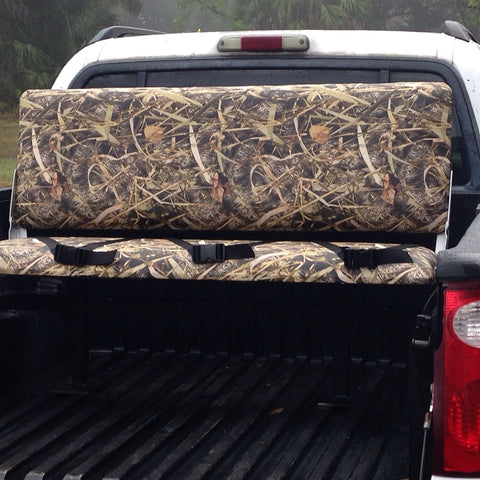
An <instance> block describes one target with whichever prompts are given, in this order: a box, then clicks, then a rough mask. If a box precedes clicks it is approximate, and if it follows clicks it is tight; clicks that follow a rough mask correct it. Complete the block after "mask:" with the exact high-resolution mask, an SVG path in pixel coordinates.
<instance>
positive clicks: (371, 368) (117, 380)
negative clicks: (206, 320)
mask: <svg viewBox="0 0 480 480" xmlns="http://www.w3.org/2000/svg"><path fill="white" fill-rule="evenodd" d="M351 367H352V382H351V389H350V391H351V398H350V400H349V401H348V402H339V401H335V399H334V398H333V397H332V391H333V384H334V380H333V362H332V361H331V360H330V359H328V358H326V359H323V360H318V361H310V360H307V359H306V358H303V357H300V358H282V357H280V356H264V357H262V356H254V355H238V356H228V355H195V354H168V353H158V354H152V353H149V352H147V351H141V350H140V351H137V352H136V353H126V352H125V351H122V352H120V351H113V352H99V351H97V352H93V353H92V354H91V362H90V367H89V369H90V375H89V385H88V391H87V392H86V393H81V392H79V393H70V394H65V393H60V390H61V387H62V379H61V378H59V377H58V376H55V375H53V373H52V378H50V379H48V380H46V379H42V381H41V382H37V383H39V384H40V385H41V387H39V386H37V387H35V388H32V389H30V391H27V392H23V393H22V396H21V398H20V399H19V398H15V399H11V400H10V401H5V403H4V406H3V409H2V414H1V417H0V478H6V479H9V480H14V479H24V478H27V479H29V480H34V479H35V480H37V479H71V480H73V479H80V478H81V479H90V478H92V479H93V478H95V479H97V478H103V479H129V480H130V479H139V478H151V479H159V478H169V479H209V480H212V479H247V478H248V479H269V478H271V479H280V478H289V479H316V480H319V479H333V478H335V479H346V478H351V479H356V480H357V479H358V480H360V479H369V480H380V479H384V478H385V479H398V480H400V479H401V478H405V477H406V476H407V470H408V466H407V452H408V448H407V436H408V433H407V427H406V425H407V422H406V419H405V407H406V405H405V404H404V402H405V401H406V399H405V396H404V395H399V392H404V391H405V377H406V375H405V373H406V368H405V365H402V364H401V363H393V362H389V361H377V362H373V361H372V362H367V361H362V360H359V359H358V360H353V361H352V365H351Z"/></svg>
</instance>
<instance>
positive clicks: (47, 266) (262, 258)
mask: <svg viewBox="0 0 480 480" xmlns="http://www.w3.org/2000/svg"><path fill="white" fill-rule="evenodd" d="M58 240H59V241H60V242H61V243H62V244H65V245H72V246H81V245H85V244H88V243H91V242H92V239H91V238H62V239H58ZM103 240H104V241H108V240H109V239H107V238H105V239H103ZM103 240H102V239H95V241H96V242H97V241H103ZM192 243H195V241H193V240H192ZM224 243H225V244H227V245H228V244H232V243H233V242H224ZM338 245H346V244H341V243H338ZM348 246H357V247H360V248H369V247H370V248H371V247H375V248H383V247H386V246H389V245H378V244H367V243H358V244H355V243H353V244H352V243H349V244H348ZM102 249H103V250H115V249H118V252H117V254H116V258H115V260H114V262H113V263H111V264H109V265H105V266H104V265H102V266H91V265H90V266H83V267H76V266H72V265H62V264H60V263H57V262H55V260H54V259H53V255H52V254H51V253H50V250H49V249H48V247H47V246H46V245H45V244H44V243H42V242H41V241H39V240H38V239H35V238H26V239H15V240H9V241H4V242H0V272H2V273H6V274H16V275H18V274H23V275H52V276H93V277H103V278H110V277H116V278H155V279H160V280H162V279H188V280H229V281H267V282H269V281H278V282H317V283H355V284H428V283H432V282H433V281H434V278H435V264H436V255H435V253H434V252H432V251H431V250H429V249H427V248H424V247H409V248H407V249H406V250H407V251H408V252H409V254H410V257H411V258H412V260H413V263H397V264H388V265H380V266H378V267H377V268H375V269H368V268H357V269H351V270H349V269H347V268H346V267H345V266H344V264H343V261H342V260H341V259H340V258H339V257H338V256H337V255H336V254H335V253H334V252H333V251H331V250H329V249H327V248H325V247H324V246H320V245H318V244H317V243H313V242H288V241H281V242H274V243H267V244H257V245H255V244H254V245H253V249H254V251H255V258H254V259H241V260H227V261H225V262H221V263H210V264H201V265H199V264H195V263H193V262H192V260H191V258H190V254H189V253H188V252H187V251H186V250H185V249H183V248H182V247H179V246H178V245H176V244H175V243H172V242H171V241H169V240H166V239H136V240H128V241H121V242H118V243H111V244H109V245H108V246H105V247H101V248H98V249H96V250H97V251H101V250H102Z"/></svg>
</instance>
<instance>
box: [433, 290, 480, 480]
mask: <svg viewBox="0 0 480 480" xmlns="http://www.w3.org/2000/svg"><path fill="white" fill-rule="evenodd" d="M443 321H444V325H443V342H442V345H441V347H440V348H439V349H438V351H437V352H436V356H435V378H434V382H435V390H434V391H435V401H434V422H433V425H434V443H435V451H436V452H437V454H438V457H439V458H440V461H438V459H437V462H436V463H437V465H436V470H438V472H437V473H442V472H458V473H473V472H480V284H475V285H472V284H469V285H451V286H449V288H447V289H446V290H445V295H444V317H443Z"/></svg>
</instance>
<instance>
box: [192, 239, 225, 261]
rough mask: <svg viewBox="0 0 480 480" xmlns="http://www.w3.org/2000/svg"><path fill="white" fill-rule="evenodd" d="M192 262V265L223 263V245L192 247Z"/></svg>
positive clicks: (212, 244) (211, 244)
mask: <svg viewBox="0 0 480 480" xmlns="http://www.w3.org/2000/svg"><path fill="white" fill-rule="evenodd" d="M192 260H193V262H194V263H213V262H223V261H224V260H225V245H224V244H223V243H210V244H205V245H203V244H200V245H192Z"/></svg>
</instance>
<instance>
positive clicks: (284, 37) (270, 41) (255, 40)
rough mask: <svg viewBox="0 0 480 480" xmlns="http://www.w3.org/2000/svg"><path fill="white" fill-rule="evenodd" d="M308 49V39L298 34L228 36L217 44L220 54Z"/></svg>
mask: <svg viewBox="0 0 480 480" xmlns="http://www.w3.org/2000/svg"><path fill="white" fill-rule="evenodd" d="M308 48H309V41H308V37H307V36H306V35H302V34H297V33H290V34H270V33H269V34H256V35H253V34H228V35H224V36H223V37H222V38H220V40H219V41H218V44H217V49H218V51H219V52H305V51H307V50H308Z"/></svg>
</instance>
